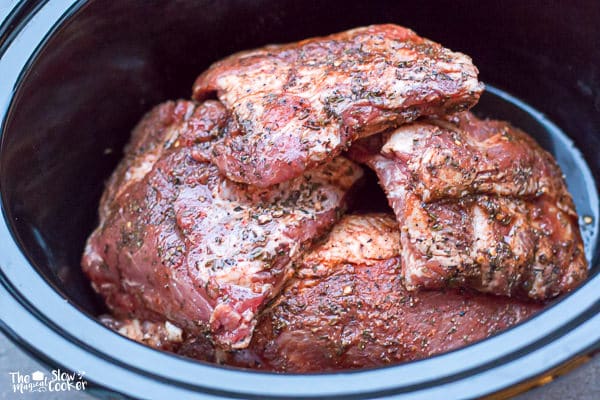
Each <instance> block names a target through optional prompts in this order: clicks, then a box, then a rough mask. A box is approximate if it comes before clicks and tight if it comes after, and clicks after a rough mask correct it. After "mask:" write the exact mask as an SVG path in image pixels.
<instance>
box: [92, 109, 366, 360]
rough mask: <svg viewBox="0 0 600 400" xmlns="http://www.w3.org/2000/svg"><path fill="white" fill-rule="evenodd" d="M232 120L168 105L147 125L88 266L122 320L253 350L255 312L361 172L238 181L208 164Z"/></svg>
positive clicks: (339, 207) (105, 211)
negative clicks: (263, 182) (164, 324)
mask: <svg viewBox="0 0 600 400" xmlns="http://www.w3.org/2000/svg"><path fill="white" fill-rule="evenodd" d="M182 110H183V111H182ZM226 121H227V117H226V111H225V109H224V108H223V107H222V106H221V105H220V104H219V103H218V102H214V101H209V102H206V103H203V104H200V105H198V104H196V103H192V102H178V103H167V104H165V105H162V106H159V107H158V108H156V109H155V110H154V111H152V112H151V113H150V114H149V115H148V116H147V117H146V118H144V119H143V121H142V123H141V125H140V126H138V128H136V130H135V133H134V137H133V142H132V143H131V144H130V145H129V147H128V154H127V155H126V157H125V161H124V163H123V164H122V165H121V166H120V167H119V168H118V169H117V171H116V172H115V175H113V177H112V178H111V180H110V181H109V186H108V188H107V191H106V193H105V195H104V197H103V200H102V204H101V208H100V210H101V211H100V215H101V220H100V225H99V227H98V228H97V229H96V230H95V231H94V233H93V234H92V236H91V237H90V238H89V240H88V243H87V246H86V249H85V253H84V256H83V260H82V266H83V269H84V271H85V272H86V273H87V274H88V276H89V277H90V279H91V281H92V283H93V287H94V288H95V289H96V290H97V291H98V292H99V293H100V294H101V295H103V296H104V298H105V299H106V302H107V304H108V305H109V307H110V308H111V310H112V311H113V313H114V314H115V315H116V316H117V317H118V318H121V319H122V318H130V317H136V318H140V319H143V320H161V319H163V320H164V319H166V320H169V321H171V322H172V323H173V324H175V325H177V326H178V327H180V328H182V329H184V330H185V331H186V332H189V333H190V334H202V333H205V332H208V333H209V334H210V336H211V338H212V340H213V341H214V342H215V343H216V345H217V346H218V347H221V348H225V349H229V348H243V347H245V346H247V345H248V343H249V341H250V338H251V336H252V332H253V329H254V326H255V324H256V315H257V313H258V312H259V311H260V309H261V308H262V307H263V306H264V305H265V304H266V302H268V301H269V300H270V299H271V298H273V297H274V296H275V295H276V294H277V293H278V292H279V291H280V288H281V286H282V284H283V283H284V282H285V281H286V279H287V278H288V277H289V276H290V274H291V273H292V269H291V268H292V267H291V265H292V263H293V261H294V260H295V259H297V258H298V257H299V256H300V255H301V253H302V250H303V248H304V247H305V246H307V245H309V244H310V243H311V241H312V240H314V239H316V238H318V237H319V236H321V235H322V234H324V233H326V232H327V231H328V230H329V228H330V227H331V226H332V225H333V224H334V223H335V221H336V220H337V218H338V217H339V216H340V215H341V213H342V212H343V210H344V207H345V201H346V194H347V192H348V191H349V190H350V188H351V187H352V186H353V185H354V183H355V182H356V181H357V180H358V179H359V178H360V176H361V174H362V171H361V169H360V167H358V166H357V165H356V164H354V163H353V162H351V161H349V160H347V159H345V158H343V157H341V156H340V157H337V158H335V159H333V160H332V161H331V162H330V163H328V164H327V165H323V166H320V167H318V168H315V169H313V170H311V171H306V172H305V173H304V174H302V175H301V176H299V177H297V178H295V179H293V180H290V181H286V182H284V183H281V184H278V185H275V186H272V187H269V188H267V189H261V188H257V187H250V186H247V185H244V184H239V183H235V182H231V181H229V180H227V179H225V178H224V177H223V176H222V175H220V174H219V171H218V169H217V168H216V167H215V166H214V165H212V164H211V163H210V161H209V154H210V152H211V149H212V146H213V138H214V137H215V136H217V135H219V133H220V132H221V130H222V129H225V126H226V124H227V122H226ZM154 129H156V131H154Z"/></svg>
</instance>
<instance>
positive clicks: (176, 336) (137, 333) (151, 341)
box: [99, 315, 184, 352]
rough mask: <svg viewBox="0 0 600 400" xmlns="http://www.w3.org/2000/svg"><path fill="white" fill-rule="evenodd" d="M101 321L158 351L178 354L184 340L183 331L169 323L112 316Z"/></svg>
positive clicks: (105, 316) (107, 316)
mask: <svg viewBox="0 0 600 400" xmlns="http://www.w3.org/2000/svg"><path fill="white" fill-rule="evenodd" d="M99 319H100V322H101V323H102V324H103V325H105V326H106V327H108V328H110V329H112V330H115V331H117V332H119V333H120V334H121V335H123V336H126V337H128V338H129V339H131V340H135V341H136V342H139V343H142V344H145V345H146V346H150V347H152V348H154V349H157V350H164V351H170V352H176V351H177V350H178V349H179V348H180V347H181V344H182V342H183V340H184V333H183V331H182V330H181V329H180V328H179V327H177V326H175V325H173V324H171V323H170V322H168V321H161V322H155V321H140V320H138V319H122V320H120V319H116V318H114V317H112V316H110V315H102V316H100V318H99Z"/></svg>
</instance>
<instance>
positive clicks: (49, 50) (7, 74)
mask: <svg viewBox="0 0 600 400" xmlns="http://www.w3.org/2000/svg"><path fill="white" fill-rule="evenodd" d="M598 21H600V3H598V2H596V1H570V2H567V1H564V2H562V1H557V2H543V1H528V2H523V1H516V0H510V1H504V2H481V1H479V2H477V1H462V2H456V1H446V0H442V1H423V2H408V1H376V0H371V1H353V0H343V1H342V0H334V1H327V2H323V1H294V0H272V1H267V0H257V1H242V0H238V1H234V0H221V1H217V0H213V1H207V0H200V1H185V0H174V1H173V0H171V1H166V0H161V1H159V0H155V1H141V0H137V1H136V0H126V1H125V0H124V1H114V2H107V1H100V0H97V1H93V0H92V1H74V0H55V1H25V2H23V3H22V4H20V5H19V6H17V7H16V8H15V11H14V12H13V13H12V14H11V15H10V18H9V19H8V20H7V21H6V23H5V24H3V25H2V26H1V27H0V74H1V75H0V76H2V77H3V78H0V79H1V80H4V83H2V82H0V89H5V90H3V91H2V94H1V95H0V96H5V97H2V99H5V102H4V103H0V104H3V106H4V105H5V106H6V108H4V109H2V110H0V118H1V120H2V133H1V135H2V136H1V147H0V194H1V205H2V215H3V222H2V223H1V226H0V268H1V273H0V296H3V297H2V298H3V299H6V303H5V304H4V303H3V307H2V309H0V318H1V319H2V321H3V323H2V324H0V327H2V328H3V329H4V330H6V331H8V332H9V334H10V335H11V336H12V337H13V338H14V339H15V340H18V341H20V343H21V344H23V345H24V346H25V347H26V348H27V349H28V350H29V351H31V352H32V353H34V354H35V355H36V356H37V357H39V358H41V359H42V360H44V361H46V362H50V363H53V364H60V365H62V366H64V367H67V368H70V369H86V371H87V373H88V377H89V379H90V380H91V381H92V382H95V383H97V384H99V385H101V386H103V387H107V388H108V389H109V390H113V391H116V392H120V393H127V394H128V395H132V396H136V397H157V398H161V397H162V398H165V396H167V397H170V398H175V397H173V396H181V397H178V398H184V397H186V396H195V395H198V396H200V395H201V396H208V395H211V396H213V395H214V396H225V397H239V398H248V397H254V398H268V397H281V396H291V397H315V398H327V397H340V396H341V397H345V396H353V397H354V398H364V397H369V396H374V395H377V396H385V395H391V394H403V393H404V394H406V393H412V394H413V395H414V396H419V395H423V396H425V395H435V394H436V393H445V397H448V396H450V397H456V396H458V395H459V394H460V393H465V394H468V396H467V397H472V396H479V395H483V394H488V393H491V392H495V391H498V390H501V389H504V388H505V387H506V386H507V385H513V384H516V383H518V382H520V381H523V380H526V379H531V378H534V377H535V376H537V375H539V374H542V373H543V372H545V371H546V370H548V369H549V368H552V367H554V366H557V365H559V364H561V363H563V362H565V361H567V360H569V359H570V358H572V357H575V356H577V355H579V354H581V353H583V352H586V351H589V350H590V349H591V348H593V347H594V346H597V345H598V342H599V341H600V334H598V332H599V331H600V317H597V316H596V314H597V312H598V311H599V310H600V275H599V274H598V270H599V269H600V265H599V252H600V246H599V240H598V229H597V227H598V216H599V215H598V207H599V201H598V192H597V189H596V187H597V186H598V183H599V182H600V156H599V154H600V48H599V47H598V40H599V39H600V24H598ZM384 22H392V23H397V24H400V25H405V26H408V27H410V28H412V29H413V30H415V31H416V32H418V33H419V34H421V35H423V36H425V37H428V38H431V39H433V40H436V41H438V42H440V43H442V44H444V45H445V46H447V47H449V48H451V49H453V50H457V51H462V52H464V53H466V54H469V55H470V56H472V57H473V59H474V62H475V64H476V65H477V66H478V67H479V69H480V72H481V75H480V76H481V79H482V80H483V81H484V82H486V83H488V84H489V85H490V88H489V90H488V92H487V93H486V94H485V95H484V96H483V97H482V100H481V103H480V104H479V105H478V106H477V107H476V109H475V111H476V113H478V114H479V115H482V116H487V117H493V118H499V119H505V120H508V121H511V122H512V123H513V124H515V125H516V126H519V127H521V128H522V129H524V130H525V131H527V132H529V133H530V134H532V135H533V136H534V137H536V139H538V141H539V142H540V143H541V144H542V145H543V146H544V147H545V148H546V149H548V150H549V151H551V152H552V153H553V154H554V155H555V157H556V158H557V160H558V162H559V164H560V165H561V167H562V168H563V171H564V172H565V175H566V177H567V182H568V185H569V189H570V190H571V192H572V193H573V194H574V200H575V202H576V206H577V210H578V212H579V213H580V215H581V216H589V217H591V218H592V222H591V223H589V224H586V223H585V222H583V221H581V222H582V229H583V233H584V238H585V241H586V254H587V257H588V260H589V261H591V267H592V273H591V277H590V279H589V280H588V282H587V283H586V284H585V285H584V286H583V287H582V288H581V289H579V290H577V291H575V292H574V293H573V294H572V295H570V296H567V297H566V298H565V299H564V300H563V301H559V302H557V303H556V304H554V305H552V306H551V307H549V309H548V311H547V312H544V313H543V314H542V315H540V316H538V317H535V318H534V319H533V320H532V321H529V322H526V323H524V324H522V325H520V326H519V327H517V328H514V329H511V330H509V331H508V332H507V333H506V334H502V335H499V336H496V337H494V338H492V339H490V340H486V341H483V342H481V343H478V344H476V345H473V346H469V347H467V348H465V349H463V350H458V351H455V352H451V353H449V354H447V355H443V356H439V357H433V358H432V359H430V360H424V361H420V362H415V363H408V364H405V365H402V366H397V367H389V368H381V369H376V370H370V371H364V372H353V373H348V374H330V375H327V374H321V375H310V376H277V375H272V374H264V373H261V374H259V373H251V372H247V371H241V370H233V369H228V368H222V367H215V366H210V365H204V364H202V363H198V362H192V361H188V360H184V359H182V358H179V357H177V356H173V355H167V354H164V353H160V352H157V351H154V350H151V349H148V348H145V347H143V346H140V345H138V344H135V343H133V342H131V341H129V340H127V339H124V338H122V337H119V336H118V335H116V334H114V333H113V332H111V331H109V330H107V329H105V328H103V327H102V326H101V325H99V324H98V323H96V322H95V321H94V319H93V317H94V316H96V315H97V314H98V313H101V312H103V311H104V307H103V304H102V301H101V300H100V299H98V298H97V297H96V295H95V294H94V293H93V291H92V290H91V288H90V287H89V283H88V282H87V280H86V279H85V277H84V276H83V274H82V273H81V272H80V268H79V260H80V256H81V253H82V251H83V245H84V242H85V239H86V237H87V236H88V235H89V233H90V232H91V230H92V229H93V228H94V226H95V224H96V223H97V215H96V208H97V203H98V200H99V197H100V194H101V192H102V189H103V184H104V181H105V179H107V177H108V176H109V175H110V173H111V171H112V170H113V168H114V167H115V165H116V164H117V162H118V161H119V159H120V157H121V155H122V153H121V151H122V148H123V145H124V143H125V142H126V141H127V140H128V137H129V133H130V131H131V129H132V127H133V126H134V125H135V123H136V122H137V120H139V118H140V117H141V116H142V115H143V114H144V113H145V112H146V111H148V110H149V109H150V108H151V107H152V105H154V104H157V103H159V102H161V101H163V100H166V99H176V98H188V97H190V94H191V86H192V83H193V81H194V78H195V77H196V75H197V74H198V73H199V72H201V71H202V70H203V69H205V68H206V67H207V66H208V65H210V63H212V62H213V61H215V60H217V59H219V58H222V57H224V56H226V55H228V54H231V53H232V52H235V51H238V50H243V49H249V48H252V47H256V46H261V45H264V44H267V43H277V42H289V41H293V40H299V39H302V38H306V37H309V36H314V35H322V34H328V33H333V32H336V31H340V30H344V29H348V28H351V27H355V26H360V25H366V24H371V23H384ZM2 85H5V86H6V87H3V86H2ZM6 89H7V90H6ZM586 220H587V219H586ZM590 332H595V333H590ZM578 335H581V336H582V337H585V340H584V339H582V338H580V337H579V336H578ZM594 335H595V336H594ZM40 340H43V343H42V344H41V345H40V343H39V341H40ZM576 344H578V345H576ZM50 347H52V348H55V349H59V350H51V349H50ZM548 360H550V361H548ZM525 366H529V367H525ZM501 372H502V373H503V374H504V375H502V376H505V379H503V380H502V379H495V380H494V378H493V377H494V376H499V374H500V373H501ZM116 376H120V377H126V378H127V379H130V380H131V384H130V385H129V386H127V385H124V384H119V383H117V382H118V381H119V380H118V379H116V378H115V377H116ZM465 382H466V383H465ZM461 390H466V392H461ZM454 395H456V396H454Z"/></svg>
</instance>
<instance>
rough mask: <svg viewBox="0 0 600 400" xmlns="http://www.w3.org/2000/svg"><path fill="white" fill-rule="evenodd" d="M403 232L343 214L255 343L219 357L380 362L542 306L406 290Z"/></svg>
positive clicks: (419, 354) (264, 365) (410, 356)
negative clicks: (402, 246) (402, 257)
mask: <svg viewBox="0 0 600 400" xmlns="http://www.w3.org/2000/svg"><path fill="white" fill-rule="evenodd" d="M399 236H400V233H399V230H398V224H397V222H396V220H395V218H394V217H393V216H390V215H384V214H369V215H348V216H345V217H343V219H342V220H341V221H340V222H339V223H338V224H337V225H336V226H335V228H334V229H333V230H332V232H331V233H330V235H329V236H328V238H327V239H326V240H325V241H324V242H323V243H321V244H319V245H318V246H317V247H316V248H314V249H313V251H311V252H310V253H308V254H307V255H306V256H305V257H304V259H303V261H302V262H301V263H300V264H299V268H298V270H297V273H296V276H295V277H294V278H293V279H292V280H291V281H290V284H289V285H288V286H287V287H286V289H285V290H284V291H283V293H282V294H281V295H280V296H279V297H278V298H277V299H276V301H275V302H274V304H273V305H272V306H271V307H270V308H269V309H268V310H267V311H266V312H265V313H264V314H263V316H262V317H261V319H260V321H259V324H258V326H257V328H256V334H255V336H254V338H253V339H252V342H251V344H250V346H249V347H248V348H247V349H245V350H240V351H236V352H233V353H224V354H221V355H220V357H219V358H220V361H221V362H222V363H225V364H231V365H237V366H242V367H252V368H259V369H267V370H275V371H280V372H317V371H319V372H322V371H336V370H342V369H353V368H365V367H373V366H381V365H387V364H390V363H397V362H404V361H410V360H416V359H420V358H425V357H428V356H431V355H434V354H439V353H442V352H446V351H449V350H452V349H455V348H458V347H461V346H464V345H466V344H468V343H472V342H475V341H477V340H481V339H484V338H486V337H488V336H490V335H493V334H494V333H496V332H498V331H500V330H503V329H506V328H507V327H509V326H511V325H514V324H516V323H518V322H520V321H522V320H524V319H526V318H528V317H529V316H531V315H532V314H534V313H535V312H537V311H539V310H540V309H541V308H542V306H541V305H539V304H537V303H524V302H520V301H518V300H515V299H510V298H506V297H497V296H490V295H485V294H480V293H476V292H470V291H465V290H452V289H448V290H445V291H419V292H411V291H407V290H406V289H405V287H404V285H403V280H402V277H401V273H400V270H401V259H400V257H399V252H400V248H399ZM198 343H199V345H201V343H202V342H201V341H199V342H198ZM184 353H185V352H184ZM195 354H199V353H198V352H196V353H195Z"/></svg>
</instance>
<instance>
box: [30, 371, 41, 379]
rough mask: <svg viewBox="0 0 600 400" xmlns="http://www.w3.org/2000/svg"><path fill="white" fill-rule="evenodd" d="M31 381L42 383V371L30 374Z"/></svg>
mask: <svg viewBox="0 0 600 400" xmlns="http://www.w3.org/2000/svg"><path fill="white" fill-rule="evenodd" d="M31 379H32V380H34V381H43V380H44V373H43V372H42V371H35V372H32V373H31Z"/></svg>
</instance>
